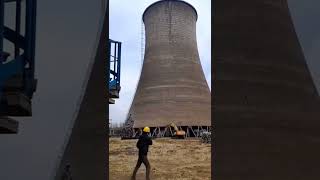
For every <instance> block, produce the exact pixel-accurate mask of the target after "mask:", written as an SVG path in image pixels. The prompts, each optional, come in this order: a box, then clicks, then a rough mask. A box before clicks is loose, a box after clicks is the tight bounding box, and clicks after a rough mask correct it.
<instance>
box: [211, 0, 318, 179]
mask: <svg viewBox="0 0 320 180" xmlns="http://www.w3.org/2000/svg"><path fill="white" fill-rule="evenodd" d="M214 7H215V9H214V37H213V43H214V53H213V54H214V59H213V63H214V66H213V67H214V69H213V72H214V76H213V77H214V90H213V91H214V99H215V101H214V102H213V105H214V112H213V115H214V117H213V118H214V122H215V125H216V127H217V135H216V136H217V137H218V140H219V141H217V142H216V145H215V147H216V148H215V151H214V152H215V153H216V154H217V157H216V158H215V162H214V164H215V165H216V167H218V168H217V169H216V171H215V173H214V174H215V178H217V179H221V180H224V179H239V180H240V179H246V180H249V179H250V180H251V179H276V180H277V179H279V180H280V179H281V180H284V179H316V178H315V177H317V176H315V175H317V173H318V172H319V169H320V168H319V166H318V165H317V162H319V160H320V158H319V156H318V157H314V155H316V154H318V153H319V152H320V143H319V140H320V136H319V134H320V133H319V128H320V121H319V120H320V119H319V117H320V115H319V113H318V112H317V111H319V107H320V106H319V96H318V94H317V91H316V88H315V86H314V84H313V80H312V78H311V75H310V72H309V70H308V66H307V64H306V61H305V58H304V54H303V52H302V49H301V47H300V44H299V41H298V38H297V35H296V33H295V28H294V26H293V23H292V20H291V17H290V12H289V8H288V5H287V1H286V0H260V1H257V0H244V1H238V0H223V1H215V5H214Z"/></svg>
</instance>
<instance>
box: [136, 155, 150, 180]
mask: <svg viewBox="0 0 320 180" xmlns="http://www.w3.org/2000/svg"><path fill="white" fill-rule="evenodd" d="M142 163H143V164H144V165H145V166H146V179H147V180H150V163H149V161H148V157H147V155H139V158H138V162H137V165H136V167H135V168H134V171H133V175H132V179H133V180H134V179H135V178H136V174H137V171H138V169H139V168H140V166H141V164H142Z"/></svg>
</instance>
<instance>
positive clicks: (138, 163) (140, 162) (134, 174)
mask: <svg viewBox="0 0 320 180" xmlns="http://www.w3.org/2000/svg"><path fill="white" fill-rule="evenodd" d="M142 161H143V158H142V156H140V155H139V158H138V161H137V165H136V167H135V168H134V171H133V174H132V177H131V179H132V180H134V179H136V174H137V172H138V169H139V168H140V166H141V164H142Z"/></svg>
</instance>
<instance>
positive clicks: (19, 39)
mask: <svg viewBox="0 0 320 180" xmlns="http://www.w3.org/2000/svg"><path fill="white" fill-rule="evenodd" d="M10 3H12V4H14V5H15V6H14V7H15V27H14V28H10V27H7V26H6V25H5V23H6V20H5V12H6V9H8V8H7V5H8V4H10ZM23 5H24V6H22V2H21V0H0V126H1V127H0V134H1V133H17V131H18V123H17V122H15V121H14V120H13V119H10V118H8V117H7V116H31V115H32V110H31V109H32V108H31V99H32V96H33V93H34V92H35V89H36V82H37V81H36V79H35V78H34V64H35V63H34V62H35V36H36V0H26V1H25V4H23ZM23 9H24V10H25V21H24V25H25V27H24V30H25V32H21V29H23V28H22V27H21V26H22V24H23V23H22V20H21V12H22V10H23ZM4 40H6V43H7V42H8V43H7V44H12V45H13V46H14V50H13V52H5V50H4V45H6V44H4V42H5V41H4Z"/></svg>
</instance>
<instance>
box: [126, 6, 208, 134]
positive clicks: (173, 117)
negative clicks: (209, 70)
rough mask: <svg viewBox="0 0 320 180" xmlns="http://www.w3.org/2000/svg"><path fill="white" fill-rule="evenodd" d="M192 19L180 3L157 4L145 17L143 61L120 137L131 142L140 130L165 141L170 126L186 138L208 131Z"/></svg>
mask: <svg viewBox="0 0 320 180" xmlns="http://www.w3.org/2000/svg"><path fill="white" fill-rule="evenodd" d="M197 18H198V15H197V12H196V10H195V8H194V7H193V6H191V5H190V4H188V3H186V2H184V1H175V0H163V1H158V2H156V3H154V4H152V5H150V6H149V7H148V8H147V9H146V10H145V11H144V13H143V22H144V25H145V35H146V43H145V53H144V61H143V67H142V71H141V76H140V79H139V83H138V86H137V90H136V93H135V95H134V99H133V102H132V105H131V107H130V110H129V113H128V118H127V120H126V123H125V127H124V136H126V137H135V136H137V135H139V134H140V133H141V132H142V128H143V127H145V126H148V127H150V129H151V132H150V133H151V136H153V137H165V136H170V128H168V125H169V124H171V123H174V124H175V125H176V126H177V128H178V129H179V131H185V135H186V136H187V137H189V136H199V134H200V132H201V131H209V129H210V127H211V94H210V90H209V87H208V84H207V82H206V79H205V76H204V73H203V70H202V67H201V63H200V58H199V53H198V49H197V38H196V21H197Z"/></svg>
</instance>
